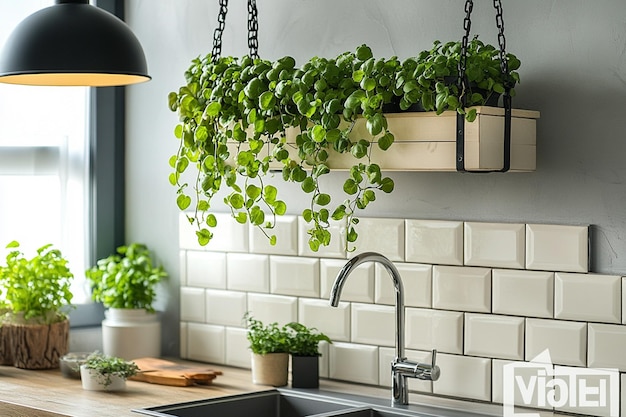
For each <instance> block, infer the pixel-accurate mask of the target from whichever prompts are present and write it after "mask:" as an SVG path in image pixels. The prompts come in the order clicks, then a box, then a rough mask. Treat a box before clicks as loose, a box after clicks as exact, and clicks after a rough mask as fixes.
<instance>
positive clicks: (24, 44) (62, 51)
mask: <svg viewBox="0 0 626 417" xmlns="http://www.w3.org/2000/svg"><path fill="white" fill-rule="evenodd" d="M148 80H150V76H149V75H148V67H147V65H146V58H145V55H144V53H143V49H142V48H141V44H140V43H139V41H138V40H137V38H136V37H135V35H134V34H133V32H132V31H131V30H130V28H129V27H128V26H127V25H126V24H125V23H124V22H123V21H122V20H120V19H118V18H117V17H116V16H114V15H112V14H111V13H108V12H107V11H105V10H102V9H100V8H98V7H95V6H92V5H90V4H89V0H73V1H72V0H56V4H54V5H53V6H50V7H46V8H45V9H42V10H39V11H37V12H35V13H33V14H32V15H30V16H28V17H27V18H26V19H24V20H23V21H22V22H21V23H20V24H19V25H18V26H17V27H16V28H15V30H14V31H13V32H12V33H11V35H10V36H9V38H8V39H7V41H6V43H5V45H4V47H3V50H2V53H1V54H0V82H3V83H9V84H27V85H63V86H96V87H104V86H117V85H127V84H135V83H140V82H144V81H148Z"/></svg>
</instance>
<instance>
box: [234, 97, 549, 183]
mask: <svg viewBox="0 0 626 417" xmlns="http://www.w3.org/2000/svg"><path fill="white" fill-rule="evenodd" d="M476 110H477V114H478V116H477V117H476V120H474V121H473V122H467V121H466V122H465V169H467V170H484V171H489V170H498V169H501V168H502V166H503V164H504V109H503V108H500V107H486V106H480V107H476ZM385 117H386V118H387V123H388V128H389V131H390V132H391V133H393V135H394V137H395V142H394V144H393V145H392V146H391V147H390V148H389V149H388V150H386V151H382V150H380V149H379V148H378V146H374V147H373V149H372V161H375V162H376V163H377V164H378V165H379V166H380V167H381V169H382V170H384V171H456V112H454V111H445V112H443V113H442V114H440V115H437V114H436V113H435V112H404V113H389V114H385ZM538 118H539V112H537V111H532V110H520V109H513V110H512V117H511V167H510V171H534V170H535V169H536V148H537V146H536V138H537V132H536V131H537V119H538ZM296 132H297V130H296V129H288V130H287V132H286V135H287V143H291V144H295V135H296V134H297V133H296ZM350 136H351V138H352V139H353V140H359V139H361V138H370V137H371V136H370V134H369V133H368V131H367V128H366V125H365V119H363V118H358V119H357V121H356V123H355V125H354V127H353V129H352V133H351V134H350ZM235 146H236V145H235V144H232V145H230V149H231V152H232V151H234V149H235ZM244 146H245V145H244ZM288 149H289V147H288ZM292 149H295V148H292ZM294 155H295V151H293V152H292V156H294ZM355 161H356V160H355V158H354V157H353V156H352V155H351V154H349V153H348V154H334V153H331V154H330V156H329V158H328V165H329V166H330V168H331V169H334V170H342V169H349V168H350V167H351V166H352V165H353V164H354V162H355ZM271 167H272V168H273V169H281V168H282V165H281V164H280V163H276V162H275V163H273V164H272V165H271Z"/></svg>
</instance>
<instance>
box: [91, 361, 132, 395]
mask: <svg viewBox="0 0 626 417" xmlns="http://www.w3.org/2000/svg"><path fill="white" fill-rule="evenodd" d="M110 378H111V381H110V384H108V385H105V381H106V377H105V376H103V375H100V374H99V373H98V372H96V371H95V370H93V369H89V368H87V367H86V366H85V365H81V367H80V379H81V383H82V384H83V389H84V390H87V391H124V390H125V389H126V380H125V379H124V378H122V377H119V376H117V375H111V376H110Z"/></svg>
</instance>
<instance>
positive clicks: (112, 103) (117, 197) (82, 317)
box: [69, 0, 125, 328]
mask: <svg viewBox="0 0 626 417" xmlns="http://www.w3.org/2000/svg"><path fill="white" fill-rule="evenodd" d="M124 3H125V2H124V0H97V1H96V5H97V7H100V8H102V9H104V10H106V11H108V12H109V13H112V14H114V15H115V16H117V17H119V18H120V19H122V20H124ZM89 95H90V98H89V107H90V108H89V130H88V132H89V133H88V134H89V138H88V140H89V156H88V158H89V178H88V181H89V210H88V211H89V212H88V213H87V218H88V233H89V238H90V239H89V242H90V251H89V253H88V259H87V264H88V265H94V264H95V262H96V260H98V259H101V258H105V257H107V256H109V255H110V254H112V253H114V252H115V249H116V248H117V247H118V246H121V245H123V244H124V243H125V220H124V219H125V186H124V181H125V149H124V148H125V87H91V88H90V91H89ZM69 316H70V326H71V327H73V328H77V327H90V326H100V324H101V322H102V319H103V318H104V308H103V306H102V304H101V303H86V304H79V305H77V306H76V308H73V309H72V310H71V311H70V312H69Z"/></svg>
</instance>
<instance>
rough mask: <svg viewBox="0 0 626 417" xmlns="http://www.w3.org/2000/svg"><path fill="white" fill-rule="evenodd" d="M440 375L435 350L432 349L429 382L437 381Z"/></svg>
mask: <svg viewBox="0 0 626 417" xmlns="http://www.w3.org/2000/svg"><path fill="white" fill-rule="evenodd" d="M440 374H441V371H440V370H439V367H438V366H437V349H433V353H432V359H431V361H430V380H431V381H436V380H438V379H439V375H440Z"/></svg>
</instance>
